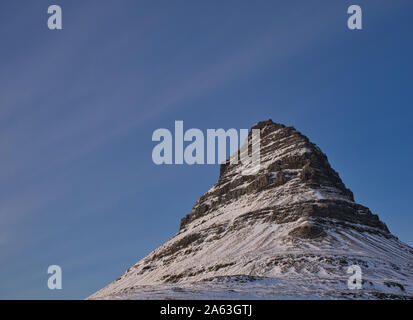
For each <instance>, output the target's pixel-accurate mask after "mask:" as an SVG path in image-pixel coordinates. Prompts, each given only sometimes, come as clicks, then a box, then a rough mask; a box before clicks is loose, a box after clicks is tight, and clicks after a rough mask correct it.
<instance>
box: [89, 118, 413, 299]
mask: <svg viewBox="0 0 413 320" xmlns="http://www.w3.org/2000/svg"><path fill="white" fill-rule="evenodd" d="M252 129H260V135H261V151H260V157H261V166H260V170H259V172H258V174H256V175H251V176H245V175H242V174H241V172H242V170H243V169H245V168H243V164H242V163H238V164H230V162H229V161H228V160H227V161H226V162H225V163H223V164H222V165H221V168H220V176H219V179H218V181H217V183H216V184H215V185H214V186H213V187H212V188H211V189H210V190H208V191H207V192H206V193H205V194H204V195H202V196H201V198H200V199H199V200H198V201H197V202H196V203H195V205H194V207H193V209H192V211H191V212H190V213H189V214H188V215H186V216H185V217H184V218H183V219H182V220H181V223H180V230H179V232H178V233H177V234H176V235H175V236H174V237H172V238H171V239H170V240H169V241H167V242H166V243H165V244H164V245H162V246H161V247H159V248H157V249H156V250H154V251H153V252H152V253H150V254H149V255H148V256H147V257H145V258H144V259H142V260H140V261H138V262H137V263H136V264H135V265H134V266H132V267H130V268H129V269H128V270H127V271H126V272H125V273H124V274H123V275H122V276H121V277H119V278H118V279H117V280H116V281H115V282H113V283H111V284H109V285H108V286H106V287H105V288H103V289H101V290H100V291H98V292H97V293H95V294H93V295H92V296H90V297H89V299H142V298H144V299H147V298H149V299H168V298H184V299H191V298H194V299H203V298H215V299H220V298H226V299H238V298H240V299H277V298H303V299H306V298H344V299H345V298H363V299H364V298H372V299H377V298H409V297H410V298H411V297H412V296H413V283H412V282H413V271H412V267H413V248H411V247H409V246H408V245H406V244H404V243H402V242H401V241H399V240H398V239H397V238H396V237H395V236H393V235H392V234H391V233H390V232H389V230H388V228H387V226H386V225H385V224H384V223H383V222H382V221H380V220H379V218H378V216H377V215H375V214H373V213H372V212H371V211H370V210H369V209H368V208H367V207H365V206H363V205H360V204H358V203H356V202H355V201H354V197H353V193H352V192H351V191H350V190H349V189H348V188H346V186H345V185H344V183H343V182H342V181H341V179H340V176H339V175H338V173H337V172H336V171H335V170H334V169H332V168H331V166H330V164H329V162H328V159H327V156H326V155H325V154H324V153H323V152H322V151H321V150H320V148H318V147H317V146H316V145H315V144H314V143H312V142H310V141H309V139H308V138H307V137H306V136H304V135H302V134H301V133H300V132H298V131H297V130H296V129H294V128H293V127H286V126H284V125H282V124H277V123H274V122H272V120H268V121H262V122H259V123H257V124H256V125H254V126H253V127H252ZM350 266H357V267H356V268H359V270H360V271H361V279H362V282H361V284H362V288H361V289H349V287H348V280H349V277H352V275H353V273H352V270H354V269H351V270H348V268H349V267H350ZM347 272H350V273H349V274H348V273H347Z"/></svg>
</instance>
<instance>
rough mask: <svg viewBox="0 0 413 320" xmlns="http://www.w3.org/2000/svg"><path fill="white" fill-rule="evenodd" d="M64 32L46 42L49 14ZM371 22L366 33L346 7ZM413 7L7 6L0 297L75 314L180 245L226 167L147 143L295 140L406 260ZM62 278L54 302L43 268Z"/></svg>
mask: <svg viewBox="0 0 413 320" xmlns="http://www.w3.org/2000/svg"><path fill="white" fill-rule="evenodd" d="M51 4H59V5H61V6H62V9H63V30H61V31H50V30H48V29H47V24H46V22H47V18H48V16H47V7H48V6H49V5H51ZM351 4H359V5H360V6H361V7H362V9H363V30H362V31H350V30H349V29H348V28H347V24H346V21H347V17H348V15H347V8H348V6H349V5H351ZM412 10H413V2H412V1H410V0H395V1H389V0H386V1H379V0H376V1H364V0H357V1H351V2H350V1H344V0H342V1H327V0H324V1H321V0H320V1H317V0H315V1H295V0H293V1H275V0H271V1H240V0H238V1H230V0H223V1H204V0H199V1H189V0H185V1H183V0H174V1H166V0H165V1H126V0H125V1H119V0H117V1H114V0H110V1H109V0H108V1H80V0H71V1H68V0H66V1H63V0H60V1H44V0H36V1H29V0H25V1H23V0H21V1H11V0H6V1H1V3H0V155H1V165H0V299H15V298H21V299H61V298H64V299H82V298H85V297H87V296H88V295H89V294H91V293H93V292H95V291H96V290H98V289H100V288H101V287H103V286H104V285H106V284H107V283H109V282H111V281H113V280H114V279H116V278H117V277H118V276H119V275H120V274H121V273H122V272H123V271H125V270H126V269H127V268H128V267H129V266H130V265H132V264H134V263H135V262H136V261H138V260H139V259H140V258H142V257H144V256H145V255H146V254H148V253H149V252H150V251H152V250H153V249H154V248H156V247H157V246H159V245H161V244H162V243H163V242H165V241H167V240H168V239H169V238H170V237H171V236H172V235H173V234H174V233H175V232H177V231H178V227H179V221H180V219H181V218H182V217H183V216H184V215H186V214H187V213H189V211H190V210H191V208H192V206H193V204H194V203H195V201H196V200H197V199H198V198H199V197H200V196H201V195H202V194H203V193H204V192H205V191H206V190H208V189H209V188H210V187H211V186H212V185H213V184H214V183H215V181H216V180H217V178H218V174H219V167H218V165H204V166H188V165H181V166H179V165H173V166H156V165H155V164H153V162H152V158H151V154H152V148H153V147H154V145H155V143H154V142H152V141H151V136H152V133H153V131H154V130H156V129H158V128H169V129H173V125H174V121H175V120H183V121H184V126H185V129H189V128H191V127H192V128H199V129H202V130H206V129H207V128H224V129H229V128H237V129H241V128H250V127H251V126H252V125H253V124H254V123H256V122H258V121H260V120H266V119H269V118H272V119H273V120H274V121H275V122H279V123H283V124H286V125H293V126H295V127H296V128H297V129H298V130H300V131H301V132H302V133H304V134H305V135H307V136H308V137H309V138H310V139H311V140H312V141H313V142H315V143H317V144H318V145H319V146H320V147H321V149H322V150H323V151H324V152H325V153H326V154H327V156H328V158H329V160H330V163H331V165H332V166H333V168H335V169H336V170H337V171H338V172H339V173H340V176H341V177H342V179H343V181H344V183H345V184H346V186H347V187H349V188H350V189H352V191H353V192H354V194H355V199H356V201H357V202H359V203H361V204H363V205H366V206H368V207H369V208H370V209H371V210H372V211H373V212H374V213H377V214H379V216H380V218H381V220H382V221H384V222H385V223H386V224H387V225H388V226H389V228H390V230H391V231H392V232H393V233H394V234H395V235H396V236H398V237H399V238H400V239H401V240H402V241H404V242H406V243H408V244H410V245H412V244H413V236H412V233H411V230H410V229H411V226H412V223H413V217H412V209H411V197H412V194H413V192H412V191H413V190H412V181H413V170H412V169H411V165H410V164H411V159H412V155H413V152H412V132H411V128H412V124H413V120H412V117H413V112H412V101H413V99H412V98H413V81H412V76H413V63H412V60H411V59H412V57H413V42H412V38H411V31H412V30H413V19H412V14H413V13H412ZM52 264H58V265H60V266H61V267H62V269H63V290H53V291H51V290H48V288H47V285H46V284H47V278H48V274H47V267H48V266H49V265H52Z"/></svg>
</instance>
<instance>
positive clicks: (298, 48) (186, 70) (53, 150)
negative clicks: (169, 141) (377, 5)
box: [0, 4, 385, 245]
mask: <svg viewBox="0 0 413 320" xmlns="http://www.w3.org/2000/svg"><path fill="white" fill-rule="evenodd" d="M296 9H297V10H296V11H294V12H293V13H291V14H289V15H288V14H284V15H277V19H274V20H273V21H269V22H267V23H266V24H263V27H262V29H261V30H259V31H260V32H259V34H260V35H258V36H256V37H252V38H251V39H250V40H249V41H247V42H241V43H237V44H236V45H234V46H233V47H231V48H230V49H222V54H221V55H212V56H211V57H210V58H209V57H205V58H204V59H203V60H202V63H200V64H196V65H194V64H191V63H186V62H185V61H190V57H191V50H188V51H187V52H185V48H183V50H184V52H180V53H179V54H176V55H175V56H173V55H172V56H171V57H170V60H166V59H165V60H162V61H160V60H157V61H151V63H152V64H157V68H151V67H148V66H146V65H145V62H139V61H138V62H136V65H133V67H131V68H130V70H121V71H119V73H116V67H117V66H118V64H115V65H114V66H113V67H114V69H111V67H110V66H109V67H107V69H103V70H100V71H97V72H96V71H94V70H93V68H95V67H96V66H102V67H103V66H105V64H104V63H102V64H97V62H96V60H97V61H101V62H104V61H105V60H109V61H112V60H111V57H112V56H113V55H114V54H116V53H119V52H121V51H122V50H123V51H125V52H126V51H127V50H128V46H129V45H130V43H129V42H128V39H129V37H127V36H119V34H118V33H116V32H111V33H110V34H109V35H108V36H104V35H102V31H101V30H100V28H99V27H97V26H96V25H95V26H94V27H93V26H92V27H91V26H89V25H88V22H87V15H86V14H84V13H82V14H79V17H78V18H79V19H78V21H79V23H78V24H77V25H78V32H76V37H75V38H73V39H70V41H69V39H68V38H67V39H66V38H65V39H57V40H56V41H57V44H56V45H54V46H51V47H50V46H44V44H47V41H46V40H43V42H40V44H39V45H38V46H37V47H36V48H35V49H34V54H33V55H30V57H29V58H27V59H26V60H25V61H21V60H15V61H13V63H10V64H8V70H14V72H13V73H11V74H12V76H11V77H10V76H6V74H5V73H3V74H2V75H3V76H0V84H1V91H2V94H1V95H0V97H1V98H0V99H1V100H0V103H1V109H0V123H2V124H3V125H2V127H1V129H0V148H1V150H2V152H3V154H4V156H3V160H2V166H1V168H0V178H1V180H2V182H1V184H2V186H3V187H4V186H8V188H7V191H6V192H4V191H3V192H0V201H1V203H2V205H1V206H0V217H1V218H2V219H3V221H5V222H6V223H3V224H2V225H1V226H0V234H2V238H1V239H0V240H1V241H0V244H1V243H2V244H3V245H5V244H7V242H10V241H12V240H13V236H15V237H16V236H18V235H19V234H18V232H13V230H18V228H19V223H20V221H22V220H24V219H25V217H27V216H29V215H32V214H34V213H35V212H37V211H38V210H39V208H43V207H45V206H47V204H48V203H49V202H50V201H52V200H56V199H57V198H59V197H61V196H63V195H64V193H65V187H64V184H62V181H63V180H64V175H59V174H56V177H54V178H50V177H49V176H48V173H50V172H56V173H58V172H59V170H61V169H62V168H65V167H66V166H69V165H70V164H71V163H72V162H73V161H75V160H77V159H79V158H81V157H83V156H85V155H87V154H90V153H93V152H94V150H96V149H97V148H99V147H101V146H103V145H105V144H107V143H110V141H112V140H113V139H114V138H116V137H119V136H122V135H125V134H127V133H128V132H129V131H130V130H131V129H134V128H136V127H138V126H144V125H145V124H146V123H147V122H148V120H150V119H154V118H156V117H157V116H159V115H162V114H165V113H168V112H171V111H172V110H176V109H177V108H180V107H184V106H185V105H187V104H188V102H190V101H191V100H193V99H197V98H199V97H202V96H203V95H208V94H209V93H211V92H213V91H214V90H216V89H218V88H224V87H225V86H226V85H228V84H229V83H231V82H232V81H234V80H236V79H239V78H242V77H244V78H245V77H248V76H249V75H251V74H253V73H254V72H257V71H258V70H260V69H262V68H264V67H265V65H266V63H267V62H271V64H272V65H277V64H278V65H282V64H283V63H288V59H289V58H290V57H292V56H294V55H298V54H301V53H302V52H308V50H311V48H312V46H316V45H318V44H319V43H320V41H328V37H331V36H333V35H334V28H331V31H328V30H327V31H326V29H329V28H326V25H327V26H328V25H329V24H331V25H335V24H337V23H338V22H337V18H336V17H333V15H329V14H328V12H327V11H326V12H311V14H309V10H310V9H311V5H310V4H303V5H300V6H299V7H297V8H296ZM382 12H385V10H384V9H382ZM107 14H108V13H102V16H100V19H102V20H104V19H105V17H106V15H107ZM162 18H165V15H157V16H156V17H154V19H149V18H147V19H146V20H145V21H144V22H143V23H144V27H145V28H142V29H141V30H145V29H151V28H152V29H156V28H157V22H158V21H159V20H160V19H162ZM292 21H300V23H293V24H291V22H292ZM101 22H102V23H104V22H103V21H101ZM85 25H87V27H85ZM82 26H83V27H82ZM285 26H289V27H288V28H287V29H286V28H285ZM308 26H311V28H309V27H308ZM82 28H83V29H87V30H88V32H87V33H84V32H82V30H83V29H82ZM321 31H323V32H321ZM154 32H155V34H156V31H154ZM158 32H160V31H159V30H158ZM222 32H223V33H224V34H225V30H222ZM321 35H322V36H321ZM326 35H328V36H327V37H326ZM102 38H105V42H104V43H102V42H98V41H97V40H96V41H97V43H96V47H95V48H94V50H95V51H96V52H98V53H99V54H98V55H97V56H89V57H85V54H84V52H85V49H84V48H87V47H88V46H89V45H90V39H92V40H91V41H93V39H102ZM134 41H135V42H136V43H138V44H139V45H138V47H139V46H142V47H144V46H148V45H149V44H150V43H151V41H152V38H151V36H148V35H146V34H145V32H139V33H138V34H137V35H135V36H134ZM200 41H202V40H200ZM207 41H213V40H211V39H209V40H207ZM108 43H109V44H112V45H108ZM174 59H176V61H174ZM76 62H79V64H80V65H81V66H84V68H85V69H81V68H80V69H79V68H76V67H74V66H72V64H73V63H76ZM174 62H176V63H178V64H181V67H182V68H181V70H180V72H179V73H177V74H176V77H175V78H176V81H173V82H166V83H165V82H163V81H162V80H161V78H162V74H163V72H164V70H169V69H170V68H171V67H170V65H171V64H174ZM89 64H90V65H91V66H92V67H88V65H89ZM73 69H75V70H73ZM83 70H85V71H86V74H85V73H84V72H82V71H83ZM106 71H107V72H108V74H106V77H114V78H117V79H119V80H122V81H121V82H119V83H117V85H114V83H113V81H109V80H106V79H105V77H104V76H105V72H106ZM111 71H115V73H111ZM101 77H102V78H101ZM85 80H88V81H85ZM159 83H161V85H159ZM154 87H155V88H156V90H154V89H153V88H154ZM102 89H103V90H109V89H110V91H106V92H102ZM144 92H145V94H142V93H144ZM147 92H149V93H147ZM36 108H37V110H36ZM16 181H17V182H16ZM10 230H12V231H10Z"/></svg>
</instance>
